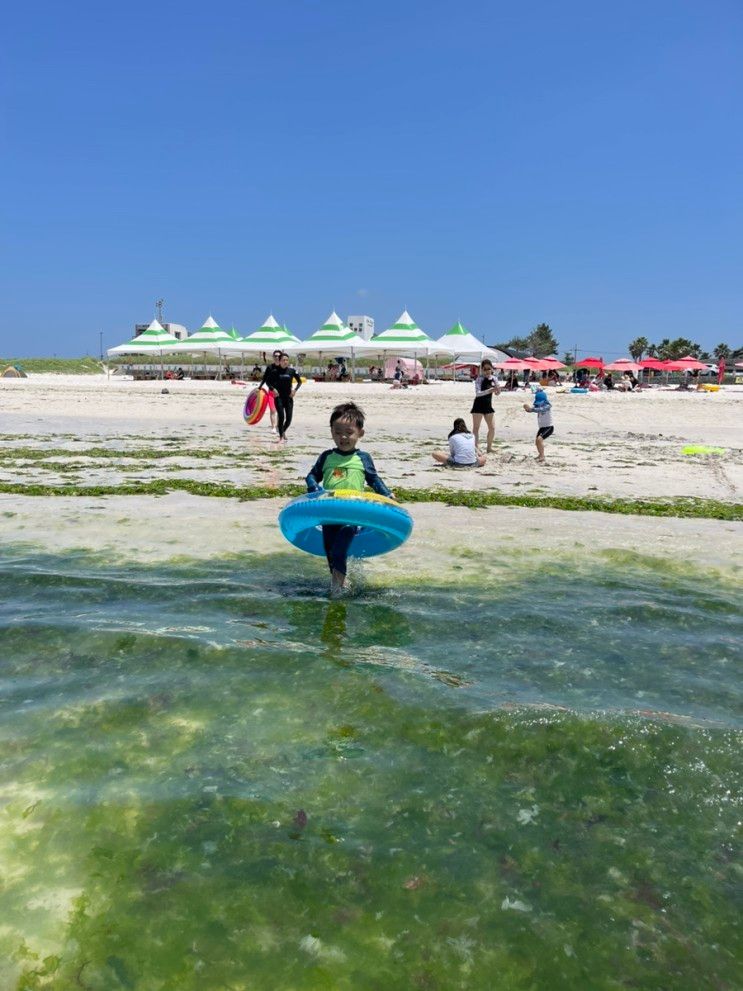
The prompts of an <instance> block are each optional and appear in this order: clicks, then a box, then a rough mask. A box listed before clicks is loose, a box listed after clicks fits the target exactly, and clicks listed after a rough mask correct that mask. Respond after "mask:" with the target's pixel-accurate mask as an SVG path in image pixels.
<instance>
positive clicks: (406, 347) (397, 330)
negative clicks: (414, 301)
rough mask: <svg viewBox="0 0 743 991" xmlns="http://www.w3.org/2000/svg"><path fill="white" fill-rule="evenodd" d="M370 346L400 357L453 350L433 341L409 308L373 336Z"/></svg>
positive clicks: (449, 353)
mask: <svg viewBox="0 0 743 991" xmlns="http://www.w3.org/2000/svg"><path fill="white" fill-rule="evenodd" d="M369 346H370V348H371V349H372V350H374V351H376V353H377V354H394V355H399V356H400V357H408V358H416V357H420V356H422V355H424V356H426V357H428V356H430V355H436V354H445V355H448V356H451V354H452V351H451V349H450V348H448V347H446V345H442V344H439V342H438V341H433V340H431V338H430V337H429V336H428V334H425V333H424V332H423V331H422V330H421V329H420V327H419V326H418V324H417V323H416V322H415V321H414V320H413V318H412V317H411V316H410V314H409V313H408V311H407V310H404V311H403V313H401V314H400V316H399V317H398V319H397V321H396V323H393V324H392V326H391V327H388V328H387V329H386V330H383V331H382V333H381V334H377V335H376V337H372V339H371V340H370V341H369Z"/></svg>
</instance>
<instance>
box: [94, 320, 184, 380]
mask: <svg viewBox="0 0 743 991" xmlns="http://www.w3.org/2000/svg"><path fill="white" fill-rule="evenodd" d="M178 344H180V341H179V340H178V338H177V337H173V335H172V334H169V333H168V332H167V330H165V328H164V327H163V326H162V324H161V323H159V322H158V321H157V320H153V321H152V323H151V324H150V325H149V327H148V328H147V330H144V331H142V333H141V334H139V335H138V336H137V337H133V338H132V339H131V340H130V341H127V342H126V344H119V345H117V346H116V347H115V348H109V349H108V350H107V351H106V354H107V355H109V357H115V356H116V355H120V354H151V355H153V357H156V356H159V358H160V374H162V373H163V371H164V368H163V354H165V353H167V352H169V351H172V350H174V346H176V347H177V345H178Z"/></svg>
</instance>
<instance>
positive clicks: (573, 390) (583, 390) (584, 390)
mask: <svg viewBox="0 0 743 991" xmlns="http://www.w3.org/2000/svg"><path fill="white" fill-rule="evenodd" d="M570 391H571V392H588V389H579V388H578V387H577V386H575V387H574V388H573V389H571V390H570Z"/></svg>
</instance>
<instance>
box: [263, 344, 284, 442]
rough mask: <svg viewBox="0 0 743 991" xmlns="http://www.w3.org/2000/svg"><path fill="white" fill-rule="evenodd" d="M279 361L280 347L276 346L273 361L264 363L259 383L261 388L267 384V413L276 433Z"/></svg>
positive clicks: (272, 428)
mask: <svg viewBox="0 0 743 991" xmlns="http://www.w3.org/2000/svg"><path fill="white" fill-rule="evenodd" d="M280 361H281V348H277V349H276V350H275V351H274V353H273V361H272V362H271V364H270V365H266V368H265V370H264V372H263V377H262V378H261V381H260V385H259V386H258V388H259V389H261V388H262V387H263V386H264V385H266V386H268V388H267V389H266V393H267V394H268V415H269V417H270V418H271V430H273V432H274V433H276V395H275V389H276V381H277V379H278V374H279V362H280Z"/></svg>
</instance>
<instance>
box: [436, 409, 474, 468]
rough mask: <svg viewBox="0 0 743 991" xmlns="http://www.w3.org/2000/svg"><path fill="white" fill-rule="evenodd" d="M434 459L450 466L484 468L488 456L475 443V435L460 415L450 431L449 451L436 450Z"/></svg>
mask: <svg viewBox="0 0 743 991" xmlns="http://www.w3.org/2000/svg"><path fill="white" fill-rule="evenodd" d="M433 460H434V461H437V462H438V463H439V464H440V465H448V466H449V467H450V468H482V466H483V465H484V464H485V461H486V458H485V455H484V454H482V452H481V451H479V450H478V448H477V445H476V444H475V436H474V434H471V433H470V431H469V430H468V429H467V424H466V423H465V422H464V420H463V419H462V418H461V416H460V417H457V419H456V420H455V421H454V428H453V429H452V430H451V431H450V432H449V451H448V452H446V451H434V452H433Z"/></svg>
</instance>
